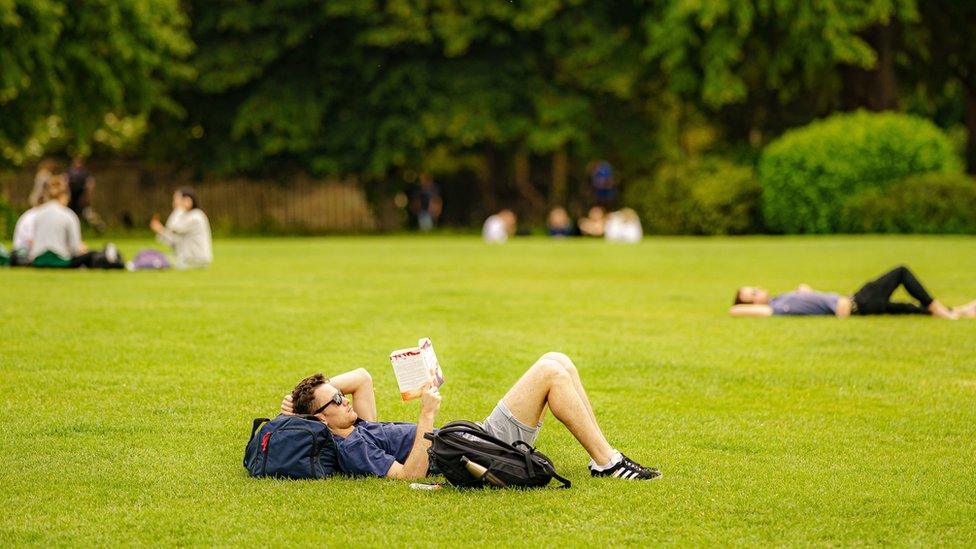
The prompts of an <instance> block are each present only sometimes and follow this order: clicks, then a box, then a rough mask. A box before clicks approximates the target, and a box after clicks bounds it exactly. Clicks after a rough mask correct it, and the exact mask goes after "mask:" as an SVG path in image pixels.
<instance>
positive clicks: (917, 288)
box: [729, 265, 976, 320]
mask: <svg viewBox="0 0 976 549" xmlns="http://www.w3.org/2000/svg"><path fill="white" fill-rule="evenodd" d="M899 286H903V287H904V288H905V290H906V291H907V292H908V293H909V294H910V295H911V296H912V297H914V298H915V299H917V300H918V302H919V303H918V304H917V305H916V304H915V303H899V302H892V301H891V294H893V293H894V292H895V290H897V289H898V287H899ZM729 313H730V314H731V315H732V316H772V315H794V316H798V315H831V316H839V317H847V316H850V315H907V314H915V315H931V316H934V317H938V318H947V319H952V320H955V319H956V318H959V317H961V316H965V317H972V316H976V301H974V302H972V303H969V304H967V305H964V306H962V307H959V308H957V309H949V308H947V307H946V306H944V305H942V304H941V303H939V302H938V301H937V300H935V299H933V298H932V296H930V295H929V293H928V292H927V291H926V290H925V288H924V287H923V286H922V283H921V282H919V281H918V279H917V278H915V275H914V274H912V272H911V271H910V270H909V269H908V267H906V266H904V265H901V266H899V267H895V268H894V269H892V270H891V271H888V272H887V273H885V274H883V275H881V276H880V277H878V278H877V279H876V280H872V281H871V282H868V283H867V284H865V285H864V286H862V287H861V289H860V290H858V291H857V292H856V293H855V294H854V295H853V296H851V297H845V296H842V295H839V294H836V293H827V292H818V291H816V290H814V289H813V288H811V287H810V286H808V285H806V284H800V285H799V286H798V287H797V289H796V290H794V291H792V292H787V293H785V294H780V295H777V296H775V297H772V298H770V296H769V292H768V291H766V289H765V288H761V287H759V286H742V287H741V288H739V289H738V290H736V292H735V302H734V304H733V305H732V308H731V309H729Z"/></svg>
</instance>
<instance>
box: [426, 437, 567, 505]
mask: <svg viewBox="0 0 976 549" xmlns="http://www.w3.org/2000/svg"><path fill="white" fill-rule="evenodd" d="M424 438H426V439H427V440H429V441H431V445H430V448H429V449H428V450H427V453H428V455H430V461H431V463H432V464H434V466H435V467H436V468H437V469H438V470H439V471H440V472H441V474H443V475H444V476H445V477H446V478H447V481H448V482H450V483H451V484H452V485H454V486H457V487H459V488H483V487H485V486H493V487H497V488H504V487H517V488H538V487H542V486H545V485H547V484H549V481H551V480H552V479H556V480H558V481H559V482H561V483H562V488H569V487H570V486H571V485H572V483H571V482H570V481H569V480H567V479H565V478H563V477H561V476H559V474H557V473H556V469H555V467H553V465H552V460H550V459H549V458H547V457H546V456H545V455H543V454H542V453H541V452H539V451H538V450H536V449H535V448H533V447H532V446H529V445H528V444H527V443H525V442H523V441H521V440H518V441H516V442H515V444H514V445H512V444H508V443H507V442H504V441H501V440H498V439H497V438H495V437H493V436H491V435H489V434H488V433H487V432H486V431H485V430H484V429H482V428H481V426H480V425H478V424H476V423H472V422H470V421H452V422H451V423H448V424H447V425H445V426H443V427H441V428H440V430H438V431H436V432H434V433H426V434H424Z"/></svg>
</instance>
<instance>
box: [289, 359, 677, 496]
mask: <svg viewBox="0 0 976 549" xmlns="http://www.w3.org/2000/svg"><path fill="white" fill-rule="evenodd" d="M350 396H351V397H352V400H351V402H350V399H349V398H348V397H350ZM440 404H441V396H440V394H439V393H438V391H437V389H436V388H430V389H427V390H426V391H425V392H424V394H423V396H422V397H421V405H420V417H419V419H418V420H417V423H389V422H378V421H376V397H375V395H374V394H373V380H372V378H371V377H370V375H369V373H368V372H367V371H366V370H365V369H362V368H360V369H358V370H353V371H351V372H346V373H344V374H339V375H337V376H335V377H333V378H331V379H326V378H325V377H324V376H322V374H315V375H313V376H310V377H307V378H305V379H303V380H302V381H301V382H300V383H299V384H298V385H297V386H296V387H295V390H294V391H292V393H291V394H290V395H286V396H285V398H284V400H282V402H281V411H282V413H285V414H301V415H313V416H315V417H316V418H318V419H319V420H320V421H321V422H323V423H325V424H326V425H327V426H328V427H329V430H330V431H331V432H332V435H333V438H334V439H335V442H336V447H337V448H338V459H339V466H340V468H341V469H342V471H343V472H344V473H346V474H349V475H370V476H377V477H387V478H397V479H414V478H422V477H425V476H427V474H428V472H429V469H430V464H429V462H428V456H427V448H429V447H430V441H428V440H426V439H425V438H424V436H423V435H424V433H426V432H430V431H432V430H433V428H434V418H435V417H436V416H437V411H438V410H439V409H440ZM547 407H548V408H549V409H550V410H552V414H553V415H554V416H555V417H556V419H558V420H559V421H560V422H562V424H563V425H565V426H566V428H568V429H569V431H570V432H571V433H572V434H573V436H574V437H576V440H578V441H579V443H580V445H582V446H583V449H585V450H586V453H587V454H589V455H590V458H591V459H590V466H589V468H590V474H591V475H592V476H594V477H614V478H619V479H626V480H649V479H653V478H657V477H659V476H661V473H660V471H658V470H657V469H653V468H647V467H643V466H641V465H639V464H637V463H636V462H634V461H632V460H630V459H629V458H627V456H625V455H623V454H621V453H620V452H618V451H617V450H615V449H614V448H613V446H611V445H610V443H608V442H607V439H606V438H605V437H604V436H603V432H602V431H600V426H599V425H598V424H597V422H596V416H594V415H593V407H592V406H590V400H589V398H587V396H586V391H584V390H583V384H582V382H581V381H580V378H579V373H578V372H577V371H576V366H575V365H574V364H573V362H572V361H571V360H570V359H569V357H568V356H566V355H564V354H562V353H546V354H544V355H542V358H540V359H539V360H538V361H537V362H536V363H535V364H533V365H532V367H531V368H529V369H528V371H526V372H525V373H524V374H523V375H522V377H521V378H519V380H518V381H517V382H516V383H515V385H514V386H513V387H512V388H511V389H509V390H508V392H507V393H505V396H504V397H503V398H502V399H501V400H500V401H499V402H498V404H497V405H496V406H495V409H494V410H493V411H492V412H491V413H490V414H488V417H487V418H485V420H484V422H482V423H481V426H482V427H484V429H485V430H486V431H487V432H488V433H489V434H490V435H492V436H494V437H495V438H498V439H501V440H503V441H505V442H508V443H509V444H512V443H514V442H515V441H517V440H522V441H525V442H526V443H528V444H530V445H531V444H534V443H535V439H536V437H537V436H538V435H539V429H540V428H541V427H542V418H543V416H544V415H545V413H546V408H547Z"/></svg>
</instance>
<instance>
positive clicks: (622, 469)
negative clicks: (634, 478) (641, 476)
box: [610, 467, 626, 478]
mask: <svg viewBox="0 0 976 549" xmlns="http://www.w3.org/2000/svg"><path fill="white" fill-rule="evenodd" d="M625 472H626V471H624V468H623V467H621V468H619V469H617V470H616V471H614V472H613V474H612V475H610V476H612V477H614V478H620V475H622V474H624V473H625Z"/></svg>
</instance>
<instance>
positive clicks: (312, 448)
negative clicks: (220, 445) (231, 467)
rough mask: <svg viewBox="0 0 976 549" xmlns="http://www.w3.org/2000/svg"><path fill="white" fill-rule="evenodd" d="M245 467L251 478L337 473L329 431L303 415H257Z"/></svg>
mask: <svg viewBox="0 0 976 549" xmlns="http://www.w3.org/2000/svg"><path fill="white" fill-rule="evenodd" d="M244 468H245V469H247V472H248V473H249V474H250V475H251V476H252V477H276V478H292V479H309V478H327V477H329V476H332V474H334V473H337V472H339V460H338V457H337V454H336V446H335V441H334V440H332V433H331V432H329V428H328V427H326V425H325V424H324V423H322V422H321V421H317V420H313V419H306V418H305V417H302V416H286V415H279V416H278V417H276V418H274V419H268V418H264V417H259V418H257V419H255V420H254V423H253V424H252V425H251V439H250V440H249V441H248V443H247V447H246V448H245V449H244Z"/></svg>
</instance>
